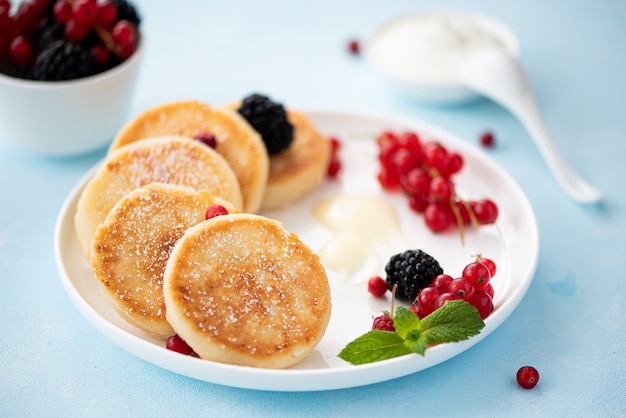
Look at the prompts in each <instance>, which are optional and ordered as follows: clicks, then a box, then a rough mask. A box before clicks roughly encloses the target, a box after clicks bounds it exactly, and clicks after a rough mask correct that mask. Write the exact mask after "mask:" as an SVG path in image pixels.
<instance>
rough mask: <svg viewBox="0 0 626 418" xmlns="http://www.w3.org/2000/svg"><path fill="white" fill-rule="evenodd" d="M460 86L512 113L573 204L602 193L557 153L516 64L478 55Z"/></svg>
mask: <svg viewBox="0 0 626 418" xmlns="http://www.w3.org/2000/svg"><path fill="white" fill-rule="evenodd" d="M461 77H462V80H463V83H464V84H465V85H466V86H467V87H469V88H470V89H472V90H475V91H476V92H478V93H480V94H482V95H483V96H486V97H488V98H490V99H492V100H494V101H495V102H497V103H499V104H501V105H502V106H504V107H505V108H507V109H508V110H509V111H510V112H511V113H513V114H514V115H515V116H516V117H517V118H518V119H519V120H520V122H521V123H522V125H524V126H525V127H526V129H527V130H528V132H529V133H530V136H531V137H532V138H533V139H534V141H535V144H536V145H537V147H538V148H539V151H540V152H541V154H542V155H543V157H544V159H545V160H546V162H547V164H548V167H549V168H550V170H551V171H552V173H553V174H554V176H555V177H556V180H557V181H558V182H559V183H560V184H561V186H562V187H563V189H564V190H565V191H566V192H567V193H568V194H569V195H570V196H571V197H572V198H573V199H574V200H576V201H578V202H581V203H594V202H597V201H599V200H601V199H602V198H603V195H602V192H600V191H599V190H597V189H596V188H594V187H593V186H592V185H590V184H589V183H587V182H586V181H585V180H584V179H583V178H582V177H580V176H579V175H578V173H576V171H575V170H574V169H573V168H572V166H571V165H570V164H569V163H568V162H567V161H566V160H565V158H564V157H563V155H562V154H561V153H560V151H559V149H558V148H557V146H556V144H555V142H554V141H553V139H552V137H551V136H550V134H549V132H548V129H547V127H546V125H545V123H544V121H543V119H542V118H541V115H540V113H539V109H538V107H537V103H536V101H535V97H534V95H533V91H532V87H531V85H530V82H529V81H528V78H527V76H526V74H525V72H524V70H523V68H522V66H521V64H520V63H519V61H518V60H517V59H515V58H513V57H512V56H511V55H509V54H507V53H506V52H504V51H501V50H497V49H488V50H485V51H482V52H479V53H477V54H476V55H475V56H474V57H472V58H471V59H470V60H469V61H468V62H467V63H466V64H465V65H464V66H463V68H462V69H461Z"/></svg>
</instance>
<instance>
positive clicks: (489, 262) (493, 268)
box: [478, 257, 497, 277]
mask: <svg viewBox="0 0 626 418" xmlns="http://www.w3.org/2000/svg"><path fill="white" fill-rule="evenodd" d="M478 262H479V263H480V264H483V265H484V266H485V267H487V269H489V274H490V275H491V277H493V276H495V275H496V271H497V269H496V263H494V262H493V260H491V259H489V258H483V257H480V258H479V259H478Z"/></svg>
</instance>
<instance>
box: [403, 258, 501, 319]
mask: <svg viewBox="0 0 626 418" xmlns="http://www.w3.org/2000/svg"><path fill="white" fill-rule="evenodd" d="M495 274H496V264H495V263H494V262H493V261H492V260H490V259H488V258H482V257H480V256H478V257H477V259H476V261H474V262H472V263H470V264H468V265H467V266H465V268H464V269H463V272H462V274H461V277H458V278H456V279H454V278H453V277H452V276H449V275H447V274H440V275H439V276H437V277H435V278H434V279H433V282H432V284H431V285H430V286H428V287H425V288H423V289H422V290H420V292H419V293H418V295H417V298H416V299H415V302H414V304H413V306H412V307H411V310H412V311H413V312H415V313H416V314H417V316H419V317H420V318H424V317H425V316H428V315H429V314H430V313H431V312H433V311H435V310H437V309H439V308H440V307H442V306H443V304H444V303H446V302H447V301H449V300H461V299H462V300H464V301H466V302H468V303H469V304H471V305H473V306H474V307H475V308H476V309H477V310H478V313H479V314H480V317H481V318H482V319H485V318H487V317H488V316H489V315H490V314H491V312H492V311H493V294H494V292H493V286H492V285H491V283H490V280H491V278H492V277H493V276H495Z"/></svg>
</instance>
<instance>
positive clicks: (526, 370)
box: [516, 366, 539, 389]
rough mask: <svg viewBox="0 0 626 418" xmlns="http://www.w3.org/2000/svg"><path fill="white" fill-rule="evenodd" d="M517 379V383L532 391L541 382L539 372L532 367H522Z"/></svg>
mask: <svg viewBox="0 0 626 418" xmlns="http://www.w3.org/2000/svg"><path fill="white" fill-rule="evenodd" d="M516 377H517V383H519V385H520V386H521V387H523V388H524V389H532V388H534V387H535V386H536V385H537V383H538V382H539V372H538V371H537V369H535V368H534V367H532V366H524V367H520V369H519V370H518V371H517V376H516Z"/></svg>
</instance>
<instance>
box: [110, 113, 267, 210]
mask: <svg viewBox="0 0 626 418" xmlns="http://www.w3.org/2000/svg"><path fill="white" fill-rule="evenodd" d="M199 133H210V134H212V135H213V136H214V137H215V139H216V147H215V150H216V151H217V152H218V153H220V154H221V155H222V156H223V157H224V158H225V159H226V161H228V163H229V164H230V166H231V168H232V169H233V171H234V172H235V175H236V176H237V179H238V181H239V186H240V188H241V193H242V195H243V200H244V206H243V210H244V211H246V212H251V213H253V212H256V211H257V210H259V208H260V207H261V201H262V199H263V195H264V193H265V186H266V183H267V177H268V170H269V157H268V155H267V149H266V148H265V144H264V143H263V140H262V139H261V137H260V136H259V134H258V133H257V132H256V131H255V130H254V129H252V127H251V126H250V125H249V124H248V122H246V120H245V119H244V118H243V117H242V116H241V115H239V114H238V113H237V112H235V111H233V110H232V109H228V108H218V109H213V108H212V107H211V106H209V105H208V104H205V103H201V102H198V101H179V102H171V103H166V104H163V105H160V106H156V107H154V108H152V109H149V110H147V111H145V112H144V113H142V114H141V115H139V116H137V117H136V118H135V119H134V120H132V121H131V122H129V123H128V124H127V125H126V126H124V127H123V128H122V129H121V130H120V132H119V133H118V134H117V136H116V138H115V139H114V141H113V143H112V144H111V147H110V152H112V151H113V150H115V149H117V148H119V147H121V146H123V145H126V144H129V143H131V142H135V141H137V140H140V139H143V138H148V137H153V136H161V135H182V136H188V137H190V138H193V137H195V136H196V135H197V134H199Z"/></svg>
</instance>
